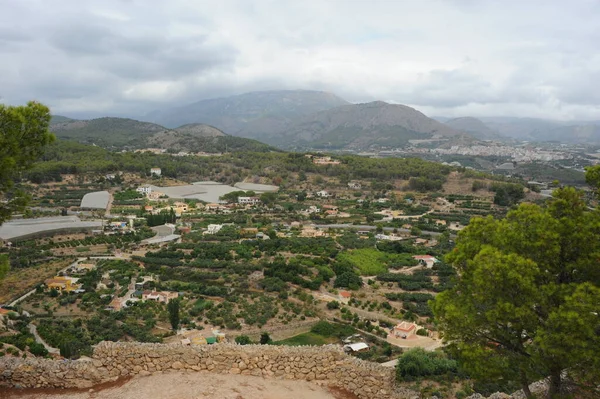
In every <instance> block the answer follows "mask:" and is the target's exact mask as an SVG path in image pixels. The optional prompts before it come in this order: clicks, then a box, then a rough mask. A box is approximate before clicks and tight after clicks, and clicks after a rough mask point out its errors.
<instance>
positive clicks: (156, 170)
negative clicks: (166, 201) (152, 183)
mask: <svg viewBox="0 0 600 399" xmlns="http://www.w3.org/2000/svg"><path fill="white" fill-rule="evenodd" d="M150 174H151V175H154V176H160V175H161V174H162V170H160V168H150Z"/></svg>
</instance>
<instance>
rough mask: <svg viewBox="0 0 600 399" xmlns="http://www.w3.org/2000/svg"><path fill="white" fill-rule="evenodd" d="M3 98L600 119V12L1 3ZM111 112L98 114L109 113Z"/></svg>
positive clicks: (571, 7) (488, 6)
mask: <svg viewBox="0 0 600 399" xmlns="http://www.w3.org/2000/svg"><path fill="white" fill-rule="evenodd" d="M0 6H1V8H2V9H3V12H2V14H0V26H2V29H0V57H2V59H3V61H4V60H8V62H2V64H0V98H2V101H5V102H11V103H22V102H24V101H26V100H28V99H32V98H35V99H39V100H41V101H44V102H46V103H48V104H49V105H51V106H52V107H53V109H55V110H56V112H62V113H67V114H68V113H70V112H86V111H87V112H89V113H94V112H108V113H112V114H121V115H123V114H129V115H136V114H137V115H140V114H143V113H145V112H147V111H149V110H151V109H156V108H158V107H163V106H164V107H169V106H174V105H179V104H184V103H186V102H192V101H197V100H200V99H203V98H208V97H213V96H220V95H229V94H234V93H241V92H245V91H249V90H271V89H278V88H281V89H283V88H286V89H291V88H303V89H316V90H328V91H332V92H335V93H336V94H339V95H340V96H342V97H345V98H346V99H348V100H350V101H354V102H363V101H371V100H374V99H383V100H387V101H392V102H397V103H403V104H408V105H412V106H415V107H417V108H419V109H420V110H423V111H424V112H426V113H427V114H430V115H441V114H446V115H449V116H464V115H473V116H478V115H515V116H536V117H548V118H562V119H566V118H577V119H584V118H590V119H600V112H599V108H600V94H598V93H597V92H596V91H594V90H593V83H594V82H596V81H597V80H598V78H600V56H599V55H598V54H599V51H598V50H599V49H598V47H599V45H598V44H597V43H600V40H599V39H600V31H598V28H597V27H598V24H597V18H596V16H597V15H598V11H600V7H599V6H598V3H597V2H594V1H585V0H575V1H572V2H564V1H562V0H553V1H541V0H536V1H527V2H522V1H516V0H513V1H502V2H498V1H486V0H482V1H465V0H454V1H442V0H437V1H436V0H424V1H419V2H404V1H403V2H399V1H397V2H393V1H366V0H365V1H320V0H306V1H303V2H283V1H276V0H259V1H254V2H248V1H246V0H237V1H227V0H224V1H220V2H208V1H191V0H171V1H169V2H163V1H159V0H146V1H142V0H137V1H136V0H131V1H122V0H106V1H89V2H82V1H79V0H59V1H55V2H51V3H50V2H42V1H34V0H19V1H17V0H0ZM100 110H101V111H100Z"/></svg>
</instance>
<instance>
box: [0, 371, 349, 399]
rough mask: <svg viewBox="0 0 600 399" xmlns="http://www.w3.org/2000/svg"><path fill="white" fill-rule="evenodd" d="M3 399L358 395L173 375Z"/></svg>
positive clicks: (304, 385) (293, 384) (236, 378)
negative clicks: (93, 387) (91, 388)
mask: <svg viewBox="0 0 600 399" xmlns="http://www.w3.org/2000/svg"><path fill="white" fill-rule="evenodd" d="M0 398H2V399H4V398H6V399H8V398H19V399H34V398H35V399H54V398H56V399H129V398H153V399H154V398H161V399H205V398H219V399H353V398H356V396H354V395H352V394H350V393H348V392H346V391H343V390H340V389H329V388H327V387H322V386H319V385H316V384H313V383H310V382H305V381H290V380H275V379H263V378H260V377H253V376H242V375H231V374H228V375H217V374H210V373H181V372H173V373H167V374H158V375H152V376H148V377H136V378H133V379H131V380H129V381H126V382H124V383H117V384H112V386H105V387H101V388H98V389H96V390H80V391H57V390H27V391H16V390H9V391H2V392H0Z"/></svg>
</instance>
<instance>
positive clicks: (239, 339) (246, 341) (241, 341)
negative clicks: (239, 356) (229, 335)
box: [235, 335, 252, 345]
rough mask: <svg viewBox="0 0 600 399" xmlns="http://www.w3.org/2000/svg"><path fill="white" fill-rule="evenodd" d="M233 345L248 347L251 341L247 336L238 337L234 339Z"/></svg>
mask: <svg viewBox="0 0 600 399" xmlns="http://www.w3.org/2000/svg"><path fill="white" fill-rule="evenodd" d="M235 343H236V344H239V345H250V344H251V343H252V340H251V339H250V337H249V336H247V335H239V336H237V337H235Z"/></svg>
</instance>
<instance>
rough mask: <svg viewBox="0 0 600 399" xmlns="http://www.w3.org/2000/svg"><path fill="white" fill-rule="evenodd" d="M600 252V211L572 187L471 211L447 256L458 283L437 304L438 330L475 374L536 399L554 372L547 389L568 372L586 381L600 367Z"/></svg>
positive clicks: (559, 385) (553, 390)
mask: <svg viewBox="0 0 600 399" xmlns="http://www.w3.org/2000/svg"><path fill="white" fill-rule="evenodd" d="M599 257H600V211H597V210H589V209H588V208H587V206H586V204H585V202H584V201H583V193H582V192H580V191H577V190H575V189H574V188H571V187H567V188H563V189H559V190H556V191H555V193H554V196H553V198H552V199H551V200H550V201H549V202H548V204H547V206H544V207H541V206H538V205H533V204H521V205H520V206H519V207H518V208H517V209H516V210H513V211H511V212H509V213H508V215H507V217H506V218H505V219H503V220H495V219H493V218H492V217H488V218H485V219H484V218H475V219H472V220H471V223H470V224H469V226H467V228H465V229H464V230H463V231H462V232H461V233H460V234H459V238H458V240H457V244H456V248H455V249H454V251H453V252H451V253H450V254H449V255H448V256H447V261H448V262H449V263H451V264H452V265H453V266H454V267H455V268H456V270H457V272H458V276H459V277H458V278H457V281H456V285H455V286H454V287H453V288H452V289H450V290H448V291H445V292H443V293H441V294H439V295H438V296H437V298H436V299H435V301H433V302H432V308H433V312H434V314H435V316H436V318H437V322H438V324H439V328H440V330H441V331H442V333H443V334H444V337H445V339H446V340H447V341H448V342H449V343H450V346H451V348H453V349H454V350H455V352H456V354H457V356H459V357H460V358H462V360H464V362H463V364H464V365H465V367H466V368H467V370H468V371H469V372H470V373H471V374H472V375H473V376H475V377H479V378H485V379H488V380H489V379H497V380H504V381H510V382H517V383H520V384H521V386H522V387H523V389H524V391H525V393H526V395H528V397H532V396H531V393H530V392H529V391H528V388H527V385H528V384H529V383H531V382H533V381H536V380H538V379H541V378H545V377H548V376H549V377H550V389H549V392H548V397H556V396H557V395H559V394H560V392H561V390H562V389H563V387H564V381H565V380H564V375H565V374H564V373H567V374H568V375H569V376H571V377H574V379H573V380H574V381H578V382H580V383H581V382H583V383H584V385H585V382H586V381H587V382H589V381H591V380H590V379H591V378H592V377H593V376H594V375H595V376H597V375H600V374H599V373H600V360H599V359H598V356H597V354H598V353H600V317H599V316H598V315H599V313H600V288H599V287H600V267H598V259H599ZM593 386H594V385H593Z"/></svg>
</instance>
